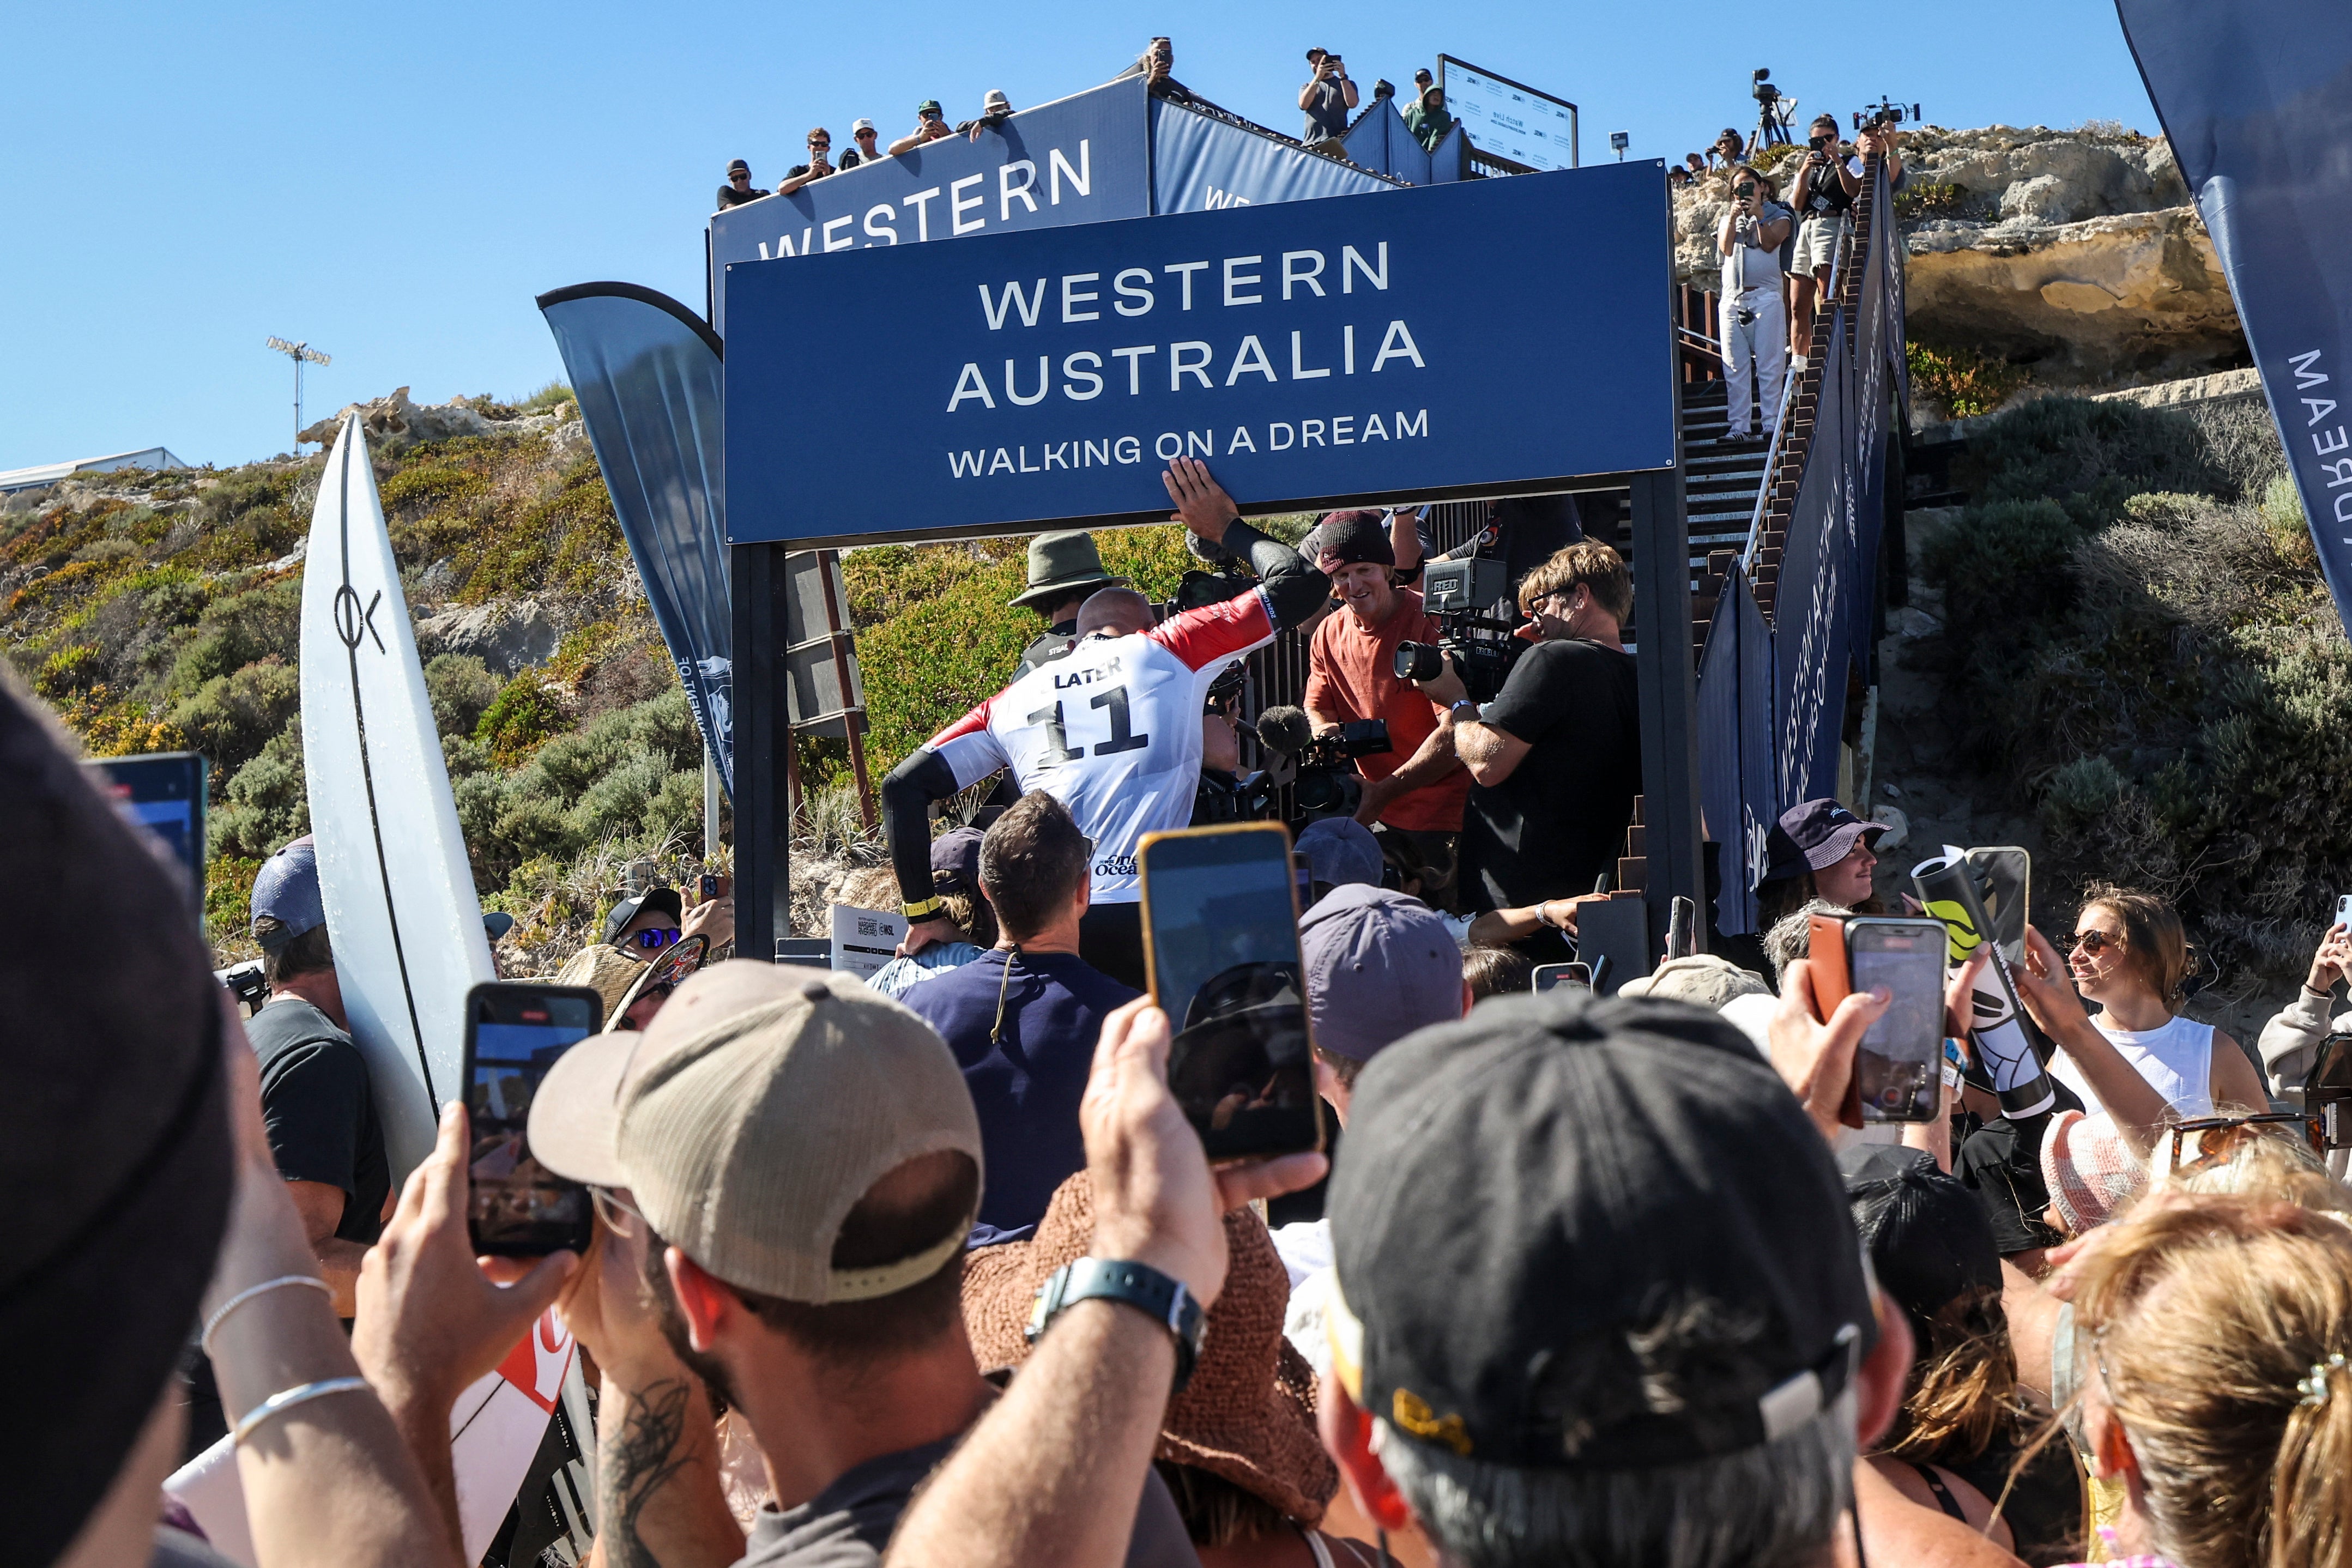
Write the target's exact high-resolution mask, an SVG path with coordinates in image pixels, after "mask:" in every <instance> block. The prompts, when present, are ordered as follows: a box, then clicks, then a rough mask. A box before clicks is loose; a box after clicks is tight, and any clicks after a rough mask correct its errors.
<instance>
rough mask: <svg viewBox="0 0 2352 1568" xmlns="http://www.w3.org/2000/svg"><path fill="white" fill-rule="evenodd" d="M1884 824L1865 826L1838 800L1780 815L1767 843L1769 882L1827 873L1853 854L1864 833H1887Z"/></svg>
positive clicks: (1807, 802) (1797, 807)
mask: <svg viewBox="0 0 2352 1568" xmlns="http://www.w3.org/2000/svg"><path fill="white" fill-rule="evenodd" d="M1885 831H1886V824H1885V823H1884V822H1865V821H1863V820H1862V819H1861V818H1860V817H1857V816H1855V815H1854V814H1853V812H1852V811H1849V810H1846V809H1845V808H1844V807H1843V806H1841V805H1839V804H1838V803H1837V802H1836V801H1835V800H1805V801H1801V802H1800V803H1798V804H1797V805H1794V806H1791V807H1790V808H1789V809H1788V810H1785V811H1783V812H1781V813H1780V821H1778V822H1776V823H1774V824H1773V825H1772V831H1771V833H1770V834H1769V837H1768V839H1767V848H1768V851H1769V854H1768V856H1767V860H1766V863H1765V867H1764V880H1765V881H1766V882H1779V881H1780V880H1781V879H1782V878H1784V877H1791V876H1795V875H1797V874H1798V873H1801V872H1808V871H1827V870H1829V868H1830V867H1832V866H1833V865H1835V864H1837V862H1840V861H1842V860H1843V859H1845V857H1846V856H1848V855H1849V854H1852V853H1853V841H1855V840H1856V839H1858V838H1860V837H1862V836H1863V835H1864V833H1884V832H1885Z"/></svg>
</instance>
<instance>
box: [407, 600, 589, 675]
mask: <svg viewBox="0 0 2352 1568" xmlns="http://www.w3.org/2000/svg"><path fill="white" fill-rule="evenodd" d="M560 642H562V632H560V631H559V630H558V629H557V627H556V624H555V622H554V621H553V620H552V619H551V618H550V617H549V615H548V613H547V612H546V611H545V610H543V609H541V607H540V604H539V601H537V600H532V599H524V600H519V601H513V602H509V603H495V602H494V603H489V604H468V605H462V606H457V607H453V608H451V609H448V610H443V611H440V612H436V613H434V614H430V615H424V616H420V617H418V618H417V622H416V649H417V652H418V653H421V654H423V655H424V656H425V658H427V659H430V658H432V657H434V656H435V655H436V654H440V653H471V654H472V655H473V656H474V657H476V658H478V659H479V660H481V661H482V663H483V664H485V665H487V666H488V668H489V670H490V673H491V674H497V675H512V674H516V673H517V672H518V671H520V670H521V669H522V668H523V667H524V666H525V665H528V664H542V663H544V662H545V661H546V660H548V659H549V658H551V657H552V656H553V655H554V653H555V649H556V644H557V643H560Z"/></svg>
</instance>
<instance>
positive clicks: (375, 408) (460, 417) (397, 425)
mask: <svg viewBox="0 0 2352 1568" xmlns="http://www.w3.org/2000/svg"><path fill="white" fill-rule="evenodd" d="M352 413H357V414H358V415H359V416H360V428H361V429H362V430H363V431H365V432H366V433H367V438H368V440H369V441H370V442H371V443H372V444H375V445H378V446H382V445H385V444H393V443H406V442H415V441H447V440H449V439H451V438H452V437H455V436H460V435H488V434H491V432H493V431H494V430H496V429H497V428H498V425H497V423H494V422H493V421H491V420H490V419H488V417H487V416H485V415H484V414H483V413H481V412H480V411H479V410H478V409H477V408H475V407H474V406H473V404H471V403H470V402H467V401H466V400H465V399H463V398H457V399H453V400H451V401H450V402H436V403H426V404H424V405H423V406H419V405H418V404H416V403H414V402H409V400H408V389H407V388H406V387H395V388H394V389H393V392H392V395H391V396H390V397H380V398H375V399H373V400H372V401H370V402H355V403H347V404H345V405H344V406H343V407H342V408H341V409H340V410H338V411H337V412H335V413H332V414H331V415H329V416H328V417H327V418H325V419H322V420H320V422H319V423H316V424H314V425H312V426H310V429H308V430H306V431H304V432H302V434H301V436H300V439H302V440H304V441H313V442H317V443H318V444H320V445H321V446H331V445H333V444H334V440H335V435H336V432H337V430H338V429H339V428H340V427H341V424H342V422H343V419H344V417H345V416H346V415H348V414H352Z"/></svg>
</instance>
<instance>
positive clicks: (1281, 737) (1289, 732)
mask: <svg viewBox="0 0 2352 1568" xmlns="http://www.w3.org/2000/svg"><path fill="white" fill-rule="evenodd" d="M1257 737H1258V739H1259V740H1260V741H1262V742H1264V743H1265V745H1266V746H1268V747H1272V748H1273V749H1274V750H1276V751H1279V752H1281V753H1282V754H1283V755H1285V756H1286V757H1296V756H1297V754H1298V753H1300V752H1302V751H1304V750H1306V749H1307V742H1308V741H1310V740H1312V739H1313V738H1314V737H1315V726H1314V721H1312V720H1311V719H1309V718H1308V717H1307V710H1306V709H1305V708H1301V707H1289V706H1282V707H1270V708H1268V709H1266V710H1265V712H1264V713H1262V714H1260V715H1258V716H1257Z"/></svg>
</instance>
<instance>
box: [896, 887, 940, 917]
mask: <svg viewBox="0 0 2352 1568" xmlns="http://www.w3.org/2000/svg"><path fill="white" fill-rule="evenodd" d="M947 906H948V901H947V900H946V899H944V898H941V897H940V895H939V894H936V893H935V894H931V896H930V897H929V898H927V899H925V900H923V902H922V903H920V904H900V905H899V906H898V913H899V914H901V915H905V916H906V917H907V918H908V919H909V920H929V918H930V917H931V916H932V915H937V914H940V912H941V911H943V910H945V909H946V908H947Z"/></svg>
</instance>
